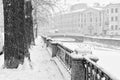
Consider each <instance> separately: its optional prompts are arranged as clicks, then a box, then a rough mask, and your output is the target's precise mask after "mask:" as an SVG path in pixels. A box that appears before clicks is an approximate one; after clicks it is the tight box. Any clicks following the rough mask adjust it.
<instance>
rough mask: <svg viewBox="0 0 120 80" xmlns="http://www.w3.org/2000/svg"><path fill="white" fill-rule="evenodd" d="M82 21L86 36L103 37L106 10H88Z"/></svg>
mask: <svg viewBox="0 0 120 80" xmlns="http://www.w3.org/2000/svg"><path fill="white" fill-rule="evenodd" d="M81 16H82V17H83V20H82V18H80V19H81V26H82V27H83V28H84V30H83V31H84V34H88V35H101V34H102V33H103V27H104V26H105V21H104V20H105V19H104V16H105V15H104V10H103V9H102V8H95V7H93V8H87V9H86V10H85V11H84V13H83V15H81Z"/></svg>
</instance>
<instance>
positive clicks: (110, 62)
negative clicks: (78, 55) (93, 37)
mask: <svg viewBox="0 0 120 80" xmlns="http://www.w3.org/2000/svg"><path fill="white" fill-rule="evenodd" d="M93 54H95V55H96V56H97V57H98V58H99V61H98V64H99V65H100V66H101V67H102V68H104V69H105V70H106V71H108V72H109V73H110V74H112V75H113V76H115V77H117V78H118V79H120V63H119V61H120V51H119V50H111V49H105V48H104V49H103V48H96V49H94V50H93Z"/></svg>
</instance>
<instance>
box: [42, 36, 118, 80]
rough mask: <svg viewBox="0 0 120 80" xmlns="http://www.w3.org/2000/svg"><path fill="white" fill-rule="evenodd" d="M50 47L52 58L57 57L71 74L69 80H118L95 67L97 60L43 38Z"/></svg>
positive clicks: (97, 66)
mask: <svg viewBox="0 0 120 80" xmlns="http://www.w3.org/2000/svg"><path fill="white" fill-rule="evenodd" d="M43 39H44V41H45V42H46V44H47V45H48V46H46V47H51V50H52V57H57V58H59V60H61V62H62V63H63V64H64V66H65V68H66V69H67V71H68V72H69V73H70V74H71V80H118V79H116V78H115V77H113V76H112V75H111V74H109V73H108V72H107V71H105V70H104V69H103V68H101V67H100V66H99V65H97V63H96V62H97V59H95V58H90V57H86V56H81V55H79V54H76V53H75V52H74V51H72V50H70V49H68V48H67V47H65V46H63V45H61V44H59V43H56V42H53V41H52V40H50V39H47V38H43Z"/></svg>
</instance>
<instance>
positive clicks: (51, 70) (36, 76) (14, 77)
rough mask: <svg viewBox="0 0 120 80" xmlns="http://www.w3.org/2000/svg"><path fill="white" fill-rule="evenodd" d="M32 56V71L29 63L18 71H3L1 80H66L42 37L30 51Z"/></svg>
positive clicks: (0, 75) (0, 76) (0, 72)
mask: <svg viewBox="0 0 120 80" xmlns="http://www.w3.org/2000/svg"><path fill="white" fill-rule="evenodd" d="M30 56H31V61H32V67H33V68H32V69H30V67H29V65H28V63H27V62H25V64H24V65H23V66H21V67H19V68H18V69H16V70H15V69H14V70H9V69H1V70H0V80H64V78H63V76H62V75H61V73H60V72H59V70H58V68H57V66H56V64H55V63H54V62H53V61H52V60H51V57H50V55H49V53H48V52H47V50H46V49H45V48H44V46H43V41H42V39H41V37H39V38H38V39H36V46H33V47H32V49H30Z"/></svg>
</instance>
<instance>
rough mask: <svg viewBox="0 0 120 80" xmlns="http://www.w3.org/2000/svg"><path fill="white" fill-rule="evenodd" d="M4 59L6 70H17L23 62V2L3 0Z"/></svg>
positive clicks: (22, 0) (20, 0)
mask: <svg viewBox="0 0 120 80" xmlns="http://www.w3.org/2000/svg"><path fill="white" fill-rule="evenodd" d="M3 5H4V26H5V27H4V31H5V33H4V35H5V41H4V54H5V56H4V59H5V67H6V68H17V67H18V65H19V64H20V63H23V61H24V51H25V50H24V41H25V39H24V33H25V32H24V0H3Z"/></svg>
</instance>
